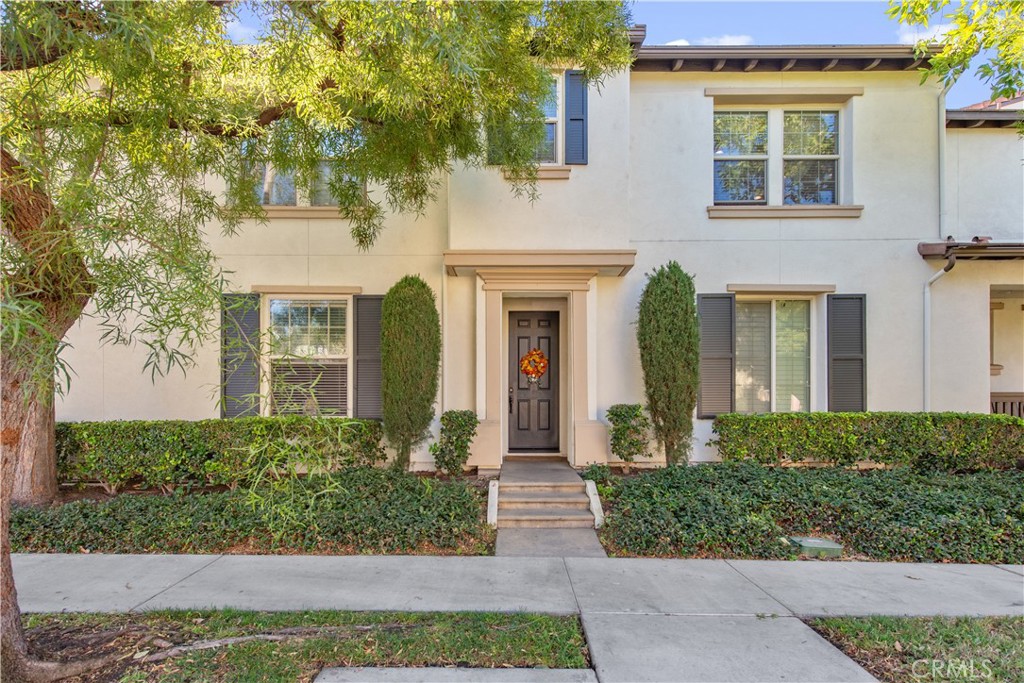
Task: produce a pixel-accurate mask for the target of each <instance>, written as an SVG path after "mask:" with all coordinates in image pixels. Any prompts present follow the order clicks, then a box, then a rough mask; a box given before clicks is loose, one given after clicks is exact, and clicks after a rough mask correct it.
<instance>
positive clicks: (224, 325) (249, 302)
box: [220, 294, 260, 417]
mask: <svg viewBox="0 0 1024 683" xmlns="http://www.w3.org/2000/svg"><path fill="white" fill-rule="evenodd" d="M259 354H260V295H259V294H222V295H221V307H220V386H221V401H220V414H221V417H249V416H252V415H259V414H260V400H259V392H260V380H259V378H260V373H259V366H260V355H259Z"/></svg>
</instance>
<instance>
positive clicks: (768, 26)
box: [632, 0, 990, 108]
mask: <svg viewBox="0 0 1024 683" xmlns="http://www.w3.org/2000/svg"><path fill="white" fill-rule="evenodd" d="M888 6H889V3H888V2H881V1H876V0H860V1H857V2H853V1H834V2H810V1H806V2H799V1H790V2H775V1H765V2H732V1H731V0H718V1H717V2H706V1H705V2H691V1H682V2H681V1H678V0H676V1H672V2H668V1H666V2H657V1H654V0H640V1H639V2H635V3H634V4H633V6H632V11H633V21H634V22H635V23H637V24H647V39H646V41H645V44H646V45H667V44H670V43H677V44H679V41H686V42H687V43H689V44H691V45H725V44H732V45H794V44H800V45H803V44H815V45H851V44H878V43H886V44H895V43H906V44H913V43H914V42H916V41H917V40H918V39H919V38H925V37H928V36H927V35H922V34H920V33H916V32H914V31H912V30H910V29H908V28H907V27H905V26H900V24H899V23H897V22H896V21H893V20H892V19H890V18H889V17H888V15H887V14H886V9H887V8H888ZM941 25H942V18H941V17H938V18H937V19H936V21H935V22H934V23H933V24H932V26H931V29H932V30H935V29H936V28H939V30H941ZM683 44H685V43H683ZM989 95H990V89H989V87H988V86H987V85H985V84H984V83H982V82H981V81H979V80H978V79H977V78H975V77H974V75H973V73H968V74H965V75H964V76H962V77H961V78H960V80H959V81H958V82H957V83H956V85H954V86H953V88H952V89H951V90H950V92H949V93H948V95H947V96H946V106H948V107H950V108H956V107H964V106H966V105H968V104H973V103H975V102H981V101H983V100H987V99H988V98H989Z"/></svg>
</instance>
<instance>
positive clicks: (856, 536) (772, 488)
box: [601, 462, 1024, 563]
mask: <svg viewBox="0 0 1024 683" xmlns="http://www.w3.org/2000/svg"><path fill="white" fill-rule="evenodd" d="M603 490H604V491H605V493H606V495H603V496H602V499H603V500H604V501H605V503H606V504H610V505H609V510H608V514H607V517H606V520H605V525H604V527H603V529H602V531H601V536H602V540H603V541H604V543H605V545H606V547H607V548H608V549H609V550H610V551H611V552H613V553H615V554H618V555H640V556H652V555H653V556H671V557H725V558H730V557H731V558H764V559H784V558H792V557H794V551H793V549H792V548H791V547H790V545H789V544H788V543H787V542H786V541H785V537H786V536H790V535H813V536H824V537H827V538H831V539H834V540H837V541H839V542H840V543H842V544H843V545H844V556H845V557H847V558H856V559H867V560H888V561H913V562H944V561H950V562H1000V563H1005V562H1009V563H1019V562H1022V561H1024V473H1022V472H1016V471H1012V472H978V473H973V474H960V475H952V474H944V473H920V472H914V471H912V470H910V469H909V468H896V469H891V470H871V471H864V472H859V471H851V470H845V469H840V468H818V469H811V468H782V467H765V466H763V465H759V464H757V463H751V462H741V463H714V464H705V465H697V466H692V467H669V468H666V469H664V470H658V471H654V472H647V473H644V474H641V475H639V476H636V477H629V478H625V477H623V478H619V477H610V478H608V479H607V481H606V482H605V483H604V484H603Z"/></svg>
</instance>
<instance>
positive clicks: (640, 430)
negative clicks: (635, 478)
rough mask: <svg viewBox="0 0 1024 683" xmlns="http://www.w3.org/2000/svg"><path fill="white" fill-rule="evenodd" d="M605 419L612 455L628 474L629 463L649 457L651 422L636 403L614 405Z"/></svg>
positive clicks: (642, 408)
mask: <svg viewBox="0 0 1024 683" xmlns="http://www.w3.org/2000/svg"><path fill="white" fill-rule="evenodd" d="M607 417H608V422H610V423H611V428H610V429H609V430H608V435H609V437H610V439H611V449H612V455H614V456H615V457H616V458H618V459H619V460H621V461H622V462H623V463H625V464H624V465H623V470H624V471H625V472H629V464H630V463H631V462H634V461H635V460H636V459H637V458H649V457H650V456H651V454H650V452H649V449H648V446H649V444H650V438H651V421H650V420H649V419H648V417H647V413H646V412H644V407H643V406H642V405H640V404H638V403H616V404H615V405H613V406H612V407H610V408H609V409H608V413H607Z"/></svg>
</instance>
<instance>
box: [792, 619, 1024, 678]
mask: <svg viewBox="0 0 1024 683" xmlns="http://www.w3.org/2000/svg"><path fill="white" fill-rule="evenodd" d="M808 624H809V625H810V626H811V627H812V628H813V629H815V630H816V631H818V633H820V634H821V635H822V636H824V637H825V638H826V639H827V640H829V641H830V642H832V643H833V644H834V645H835V646H836V647H838V648H840V649H841V650H842V651H843V652H845V653H846V654H847V655H848V656H849V657H850V658H851V659H853V660H854V661H856V662H857V663H858V664H860V665H861V666H863V667H864V668H865V669H867V670H868V672H870V673H871V674H872V675H873V676H875V677H876V678H878V679H879V680H881V681H885V682H886V683H902V682H903V681H922V682H923V681H929V682H932V681H966V680H978V681H982V680H983V681H1022V680H1024V617H984V618H975V617H830V618H827V619H814V620H811V621H809V622H808Z"/></svg>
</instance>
